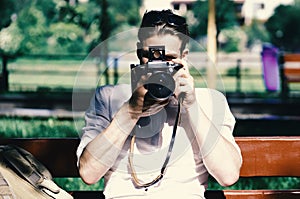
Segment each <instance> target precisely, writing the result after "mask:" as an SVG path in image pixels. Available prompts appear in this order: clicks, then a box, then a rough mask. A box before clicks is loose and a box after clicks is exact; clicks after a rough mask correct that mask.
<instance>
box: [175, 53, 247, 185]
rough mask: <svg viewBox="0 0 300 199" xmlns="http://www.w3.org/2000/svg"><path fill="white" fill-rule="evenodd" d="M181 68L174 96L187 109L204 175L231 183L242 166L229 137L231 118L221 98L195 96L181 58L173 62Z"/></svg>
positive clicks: (213, 94) (217, 95) (213, 93)
mask: <svg viewBox="0 0 300 199" xmlns="http://www.w3.org/2000/svg"><path fill="white" fill-rule="evenodd" d="M173 61H174V62H175V63H180V64H182V65H183V66H184V67H183V69H180V70H179V71H178V72H177V73H176V74H175V76H174V78H175V80H176V90H175V95H176V96H177V98H178V100H179V101H181V103H182V105H183V107H184V108H185V109H186V110H187V118H186V119H187V120H188V124H189V125H190V127H191V128H192V131H193V134H194V135H189V136H192V137H195V139H196V141H197V144H198V147H199V149H200V152H201V154H199V155H200V156H201V158H202V159H203V162H204V164H205V166H206V168H207V170H208V172H209V173H210V174H211V175H212V176H213V177H214V178H215V179H216V180H217V181H218V182H219V183H220V184H221V185H223V186H229V185H231V184H233V183H235V182H236V181H237V180H238V178H239V172H240V168H241V164H242V157H241V152H240V149H239V147H238V145H237V144H236V143H235V140H234V138H233V136H232V132H233V128H234V124H235V119H234V117H233V115H232V114H231V112H230V110H229V107H228V104H227V100H226V98H225V96H224V95H223V94H222V93H220V92H218V91H216V90H212V89H208V91H209V93H206V95H205V96H201V95H196V91H195V87H194V79H193V77H192V76H191V75H190V73H189V70H188V67H187V63H186V62H185V61H184V60H183V59H176V60H173Z"/></svg>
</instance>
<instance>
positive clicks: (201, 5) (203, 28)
mask: <svg viewBox="0 0 300 199" xmlns="http://www.w3.org/2000/svg"><path fill="white" fill-rule="evenodd" d="M193 12H194V16H195V18H196V19H197V23H195V24H194V25H192V27H191V36H192V37H194V38H195V37H196V36H198V35H200V36H201V35H202V36H203V35H206V33H207V21H208V15H207V13H208V1H201V0H198V1H197V2H196V3H195V5H194V6H193ZM235 25H237V17H236V14H235V10H234V4H233V2H232V1H230V0H225V1H224V0H216V26H217V37H218V35H219V33H220V32H221V31H222V30H223V29H226V28H230V27H233V26H235Z"/></svg>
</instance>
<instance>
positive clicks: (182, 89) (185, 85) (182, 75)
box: [172, 59, 196, 108]
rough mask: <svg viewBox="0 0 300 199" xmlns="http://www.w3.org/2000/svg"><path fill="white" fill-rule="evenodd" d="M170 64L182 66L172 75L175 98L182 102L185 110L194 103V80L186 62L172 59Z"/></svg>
mask: <svg viewBox="0 0 300 199" xmlns="http://www.w3.org/2000/svg"><path fill="white" fill-rule="evenodd" d="M172 62H174V63H178V64H182V65H183V68H181V69H180V70H179V71H178V72H177V73H175V75H174V79H175V82H176V88H175V96H176V98H177V99H178V100H180V99H181V100H182V104H183V106H184V107H185V108H189V107H190V106H191V105H192V104H193V103H195V102H196V95H195V87H194V78H193V77H192V76H191V74H190V72H189V69H188V66H187V63H186V61H184V60H183V59H173V60H172ZM179 98H180V99H179Z"/></svg>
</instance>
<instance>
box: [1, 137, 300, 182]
mask: <svg viewBox="0 0 300 199" xmlns="http://www.w3.org/2000/svg"><path fill="white" fill-rule="evenodd" d="M79 141H80V140H79V138H59V139H55V138H37V139H0V144H15V145H18V146H21V147H23V148H24V149H26V150H28V151H29V152H31V153H32V154H33V155H34V156H35V157H36V158H37V159H38V160H40V161H41V162H42V163H43V164H44V165H46V166H47V168H48V169H49V170H50V172H51V173H52V174H53V176H55V177H78V176H79V174H78V169H77V166H76V161H77V157H76V149H77V146H78V144H79ZM236 141H237V143H238V145H239V146H240V148H241V150H242V155H243V166H242V169H241V174H240V175H241V176H242V177H251V176H300V169H299V168H300V136H291V137H284V136H278V137H237V138H236Z"/></svg>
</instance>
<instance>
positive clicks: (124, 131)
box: [79, 103, 138, 184]
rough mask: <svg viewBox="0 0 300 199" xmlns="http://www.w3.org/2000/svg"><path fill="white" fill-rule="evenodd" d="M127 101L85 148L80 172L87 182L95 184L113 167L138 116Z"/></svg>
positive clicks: (80, 162) (80, 163) (80, 161)
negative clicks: (133, 115)
mask: <svg viewBox="0 0 300 199" xmlns="http://www.w3.org/2000/svg"><path fill="white" fill-rule="evenodd" d="M131 114H132V110H131V108H130V106H129V104H128V103H125V104H124V105H123V106H122V107H121V109H120V110H119V111H118V112H117V113H116V115H115V117H114V119H113V120H112V122H111V123H110V125H109V126H108V127H107V128H106V129H105V130H104V131H103V132H101V133H100V134H98V135H97V137H96V138H95V139H93V140H92V141H91V142H90V143H89V144H88V145H87V147H86V148H85V149H84V151H83V153H82V155H81V157H80V160H79V173H80V176H81V178H82V179H83V181H84V182H85V183H87V184H94V183H96V182H97V181H98V180H99V179H100V178H102V177H103V175H104V174H105V173H106V172H107V170H108V169H109V168H111V167H112V166H113V164H114V162H115V160H116V159H117V157H118V156H119V154H120V152H121V150H122V147H123V145H124V143H125V141H126V139H127V137H128V135H129V134H130V132H131V130H132V129H133V127H134V125H135V124H136V122H137V120H138V118H137V117H132V115H131Z"/></svg>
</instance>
